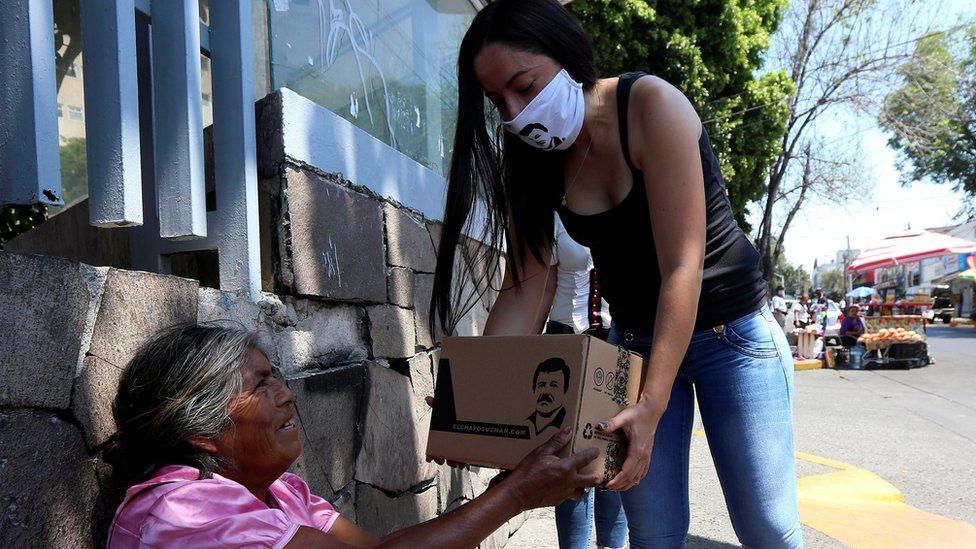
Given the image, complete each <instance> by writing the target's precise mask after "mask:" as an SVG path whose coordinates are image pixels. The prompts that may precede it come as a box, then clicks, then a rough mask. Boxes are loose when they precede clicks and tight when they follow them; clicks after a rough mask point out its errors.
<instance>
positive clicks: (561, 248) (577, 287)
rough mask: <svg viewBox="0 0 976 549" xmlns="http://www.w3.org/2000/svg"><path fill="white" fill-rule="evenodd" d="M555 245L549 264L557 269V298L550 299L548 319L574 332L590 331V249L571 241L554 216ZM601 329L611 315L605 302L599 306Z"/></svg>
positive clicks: (605, 325) (557, 217)
mask: <svg viewBox="0 0 976 549" xmlns="http://www.w3.org/2000/svg"><path fill="white" fill-rule="evenodd" d="M555 217H556V225H555V228H554V231H555V246H553V250H552V259H551V260H550V262H549V264H550V265H555V266H556V295H555V297H554V298H553V300H552V309H551V310H550V311H549V320H554V321H556V322H561V323H563V324H566V325H567V326H572V327H573V329H574V330H576V333H580V332H583V331H584V330H587V329H589V327H590V319H589V312H590V310H589V307H588V306H587V302H588V301H589V298H590V271H591V270H592V269H593V256H591V255H590V249H589V248H587V247H585V246H583V245H582V244H580V243H579V242H576V241H575V240H573V238H572V237H571V236H569V233H568V232H566V228H565V227H563V223H562V221H560V219H559V216H558V215H556V216H555ZM600 316H601V317H602V318H603V327H604V328H609V327H610V313H609V307H608V305H607V302H606V301H603V303H602V306H601V307H600Z"/></svg>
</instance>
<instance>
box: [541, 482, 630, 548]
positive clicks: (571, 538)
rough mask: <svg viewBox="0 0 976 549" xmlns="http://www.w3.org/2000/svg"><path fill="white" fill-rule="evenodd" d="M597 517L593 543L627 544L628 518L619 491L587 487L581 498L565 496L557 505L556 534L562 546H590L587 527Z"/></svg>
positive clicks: (602, 544) (619, 545)
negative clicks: (574, 499) (566, 498)
mask: <svg viewBox="0 0 976 549" xmlns="http://www.w3.org/2000/svg"><path fill="white" fill-rule="evenodd" d="M594 518H596V544H597V545H598V546H600V547H623V546H624V545H626V544H627V518H626V517H625V516H624V509H623V506H622V505H621V501H620V493H619V492H610V491H608V490H601V489H599V488H592V489H590V490H587V491H586V493H585V494H584V496H583V498H582V499H581V500H580V501H573V500H571V499H568V500H566V501H564V502H562V503H560V504H559V505H557V506H556V534H557V535H558V536H559V547H560V548H561V549H590V530H591V529H592V528H593V519H594Z"/></svg>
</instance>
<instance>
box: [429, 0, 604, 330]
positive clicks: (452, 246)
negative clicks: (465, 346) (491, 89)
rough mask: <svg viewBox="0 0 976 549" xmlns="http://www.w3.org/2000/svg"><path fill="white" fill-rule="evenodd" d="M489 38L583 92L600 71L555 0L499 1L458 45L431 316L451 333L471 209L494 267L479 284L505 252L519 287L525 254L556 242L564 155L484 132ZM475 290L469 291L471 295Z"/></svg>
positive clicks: (537, 254) (537, 253)
mask: <svg viewBox="0 0 976 549" xmlns="http://www.w3.org/2000/svg"><path fill="white" fill-rule="evenodd" d="M495 42H498V43H503V44H507V45H509V46H512V47H515V48H517V49H520V50H524V51H527V52H531V53H536V54H541V55H546V56H548V57H551V58H552V59H554V60H555V61H556V62H557V63H559V64H560V65H561V66H562V67H563V68H565V69H566V71H567V72H569V74H570V76H572V77H573V79H574V80H576V81H577V82H580V83H582V84H583V89H585V90H588V89H590V88H592V87H593V85H594V84H595V83H596V81H597V77H598V75H597V70H596V64H595V63H594V60H593V48H592V46H591V45H590V40H589V38H588V37H587V36H586V33H585V32H584V31H583V29H582V27H580V25H579V23H577V22H576V20H575V19H574V18H573V16H572V15H570V13H569V11H567V10H566V8H564V7H563V6H562V5H561V4H560V3H559V2H557V1H556V0H497V1H495V2H492V3H491V4H489V5H488V6H487V7H486V8H484V9H482V10H481V12H479V13H478V15H477V16H476V17H475V18H474V21H472V23H471V27H469V28H468V31H467V33H465V35H464V39H463V40H462V41H461V48H460V51H459V52H458V111H457V113H458V114H457V125H456V128H457V129H456V132H455V134H454V152H453V154H452V157H451V171H450V175H449V179H448V187H447V204H446V206H445V208H444V228H443V230H442V231H441V241H440V246H439V248H438V249H439V252H438V256H437V268H436V269H435V273H434V289H433V295H432V301H431V308H430V319H429V320H430V323H431V325H432V326H433V325H435V324H436V323H437V322H439V323H440V325H441V326H443V327H444V328H445V329H446V331H447V333H450V332H452V331H453V329H454V326H455V324H456V323H457V321H458V319H459V317H460V316H462V315H463V314H464V312H466V308H470V306H471V304H460V303H457V299H455V298H454V296H452V283H453V281H454V279H455V273H454V266H455V262H454V255H455V251H456V250H457V248H458V242H459V240H460V239H461V234H462V233H463V232H468V233H469V234H471V231H472V230H473V229H474V227H475V226H474V225H473V224H474V223H480V222H481V221H482V220H481V219H480V215H479V216H478V217H477V218H475V217H474V216H472V215H471V214H472V211H479V210H481V208H476V206H475V205H476V203H477V202H479V201H480V203H481V205H482V206H483V212H484V227H483V229H482V230H481V234H480V240H481V241H482V242H483V243H484V244H486V246H476V247H475V248H477V249H478V250H480V251H479V252H477V253H479V254H482V255H481V257H478V258H476V259H475V262H477V263H480V264H482V265H490V266H492V267H494V269H492V268H489V269H486V270H485V271H484V272H482V273H481V274H480V276H479V278H480V279H479V280H476V281H475V283H476V284H475V285H476V287H477V288H480V289H481V290H482V291H484V290H485V289H486V287H487V285H488V284H489V279H490V278H491V277H492V271H497V265H498V256H497V250H501V249H505V250H506V256H507V260H508V261H509V265H511V269H512V274H513V278H514V281H515V283H516V284H518V283H519V281H520V280H521V273H522V270H523V265H524V262H525V259H526V257H527V254H532V256H533V257H534V258H536V260H540V261H541V259H542V250H543V249H545V248H548V247H550V246H551V245H552V242H553V213H554V208H555V201H556V197H557V196H558V189H559V188H561V187H562V180H563V160H564V158H565V153H564V152H556V151H545V152H543V151H539V150H536V149H533V148H532V147H530V146H529V145H526V144H524V143H523V142H522V141H521V140H520V139H519V138H518V137H517V136H513V135H511V134H509V133H507V132H504V131H503V130H502V129H501V128H495V131H494V132H493V133H490V132H489V129H488V123H487V122H488V121H489V120H490V119H491V114H490V110H489V108H488V106H487V105H486V103H485V93H484V90H483V89H482V87H481V83H480V82H478V78H477V76H475V72H474V59H475V57H476V56H477V55H478V53H479V52H480V51H481V50H482V48H484V47H485V46H486V45H488V44H491V43H495ZM509 227H511V229H512V230H513V231H514V233H515V234H517V235H518V237H517V242H513V241H512V240H511V238H509V237H510V236H511V234H510V233H509V232H508V231H507V229H508V228H509ZM473 236H476V235H473ZM503 244H507V247H506V246H503ZM476 276H478V275H476ZM470 297H471V296H469V298H470ZM478 297H479V296H473V298H474V300H477V299H478ZM459 308H460V309H462V310H461V312H460V314H458V309H459Z"/></svg>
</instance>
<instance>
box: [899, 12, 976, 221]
mask: <svg viewBox="0 0 976 549" xmlns="http://www.w3.org/2000/svg"><path fill="white" fill-rule="evenodd" d="M963 44H964V45H965V47H964V48H960V49H959V50H954V49H953V48H954V47H958V46H959V40H958V39H957V37H953V36H951V35H947V34H941V33H940V34H934V35H931V36H928V37H927V38H925V39H924V40H922V41H920V42H919V43H918V46H917V48H916V51H915V54H916V55H915V58H914V59H913V60H912V61H910V62H908V63H906V64H905V65H903V66H902V67H901V69H900V71H899V72H900V73H901V75H902V77H903V79H904V80H903V83H902V86H901V87H900V88H898V89H897V90H895V91H893V92H892V93H890V94H889V95H888V96H887V98H886V99H885V105H884V110H883V112H882V115H881V123H882V125H884V126H885V128H887V129H888V130H889V131H890V132H891V133H892V137H891V139H890V140H889V144H890V146H891V147H892V148H894V149H895V150H896V151H898V152H900V153H901V155H902V163H903V164H905V166H900V167H902V168H905V167H908V165H910V168H911V169H910V170H907V171H906V172H905V175H904V176H903V180H902V183H903V184H908V183H911V182H912V181H914V180H919V179H925V178H929V179H931V180H933V181H936V182H939V183H948V184H951V185H954V186H955V188H957V189H959V190H962V191H965V192H966V193H967V194H968V195H969V197H970V198H973V197H976V26H973V27H970V28H969V29H968V32H967V33H966V41H964V42H963ZM968 210H969V213H970V215H974V214H976V206H974V204H973V202H972V200H970V201H969V204H968Z"/></svg>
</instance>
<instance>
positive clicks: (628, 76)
mask: <svg viewBox="0 0 976 549" xmlns="http://www.w3.org/2000/svg"><path fill="white" fill-rule="evenodd" d="M642 76H647V73H645V72H640V71H637V72H627V73H624V74H621V75H620V80H619V81H618V82H617V120H618V126H620V147H621V148H622V149H623V153H624V160H626V161H627V165H628V166H630V169H632V170H634V171H635V172H636V171H638V170H637V168H636V167H635V166H634V163H633V162H631V160H630V139H629V138H628V137H627V136H628V133H627V110H628V107H629V106H630V89H631V88H632V87H634V82H636V81H637V79H638V78H640V77H642Z"/></svg>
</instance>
